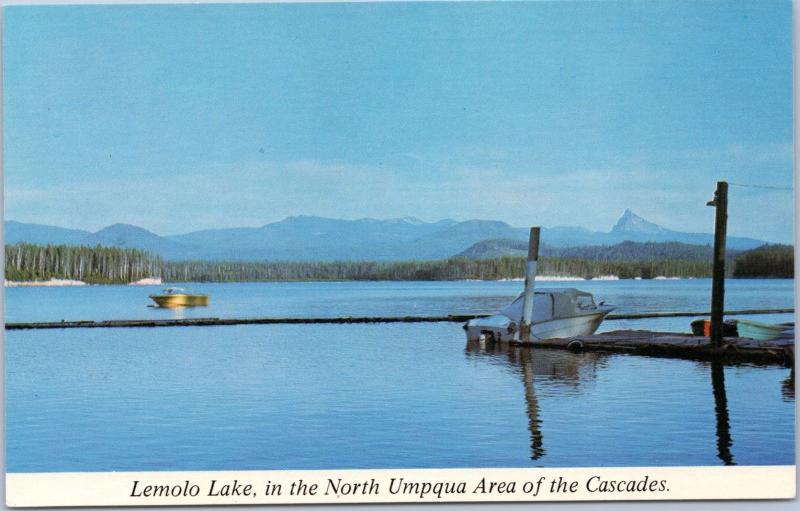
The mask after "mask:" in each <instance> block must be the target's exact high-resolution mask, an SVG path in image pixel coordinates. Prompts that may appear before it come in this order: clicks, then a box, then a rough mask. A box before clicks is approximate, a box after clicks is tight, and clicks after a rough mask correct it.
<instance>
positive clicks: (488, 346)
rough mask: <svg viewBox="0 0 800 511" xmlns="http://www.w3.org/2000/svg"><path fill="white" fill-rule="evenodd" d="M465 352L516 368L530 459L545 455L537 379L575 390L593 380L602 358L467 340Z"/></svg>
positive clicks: (593, 355) (593, 354)
mask: <svg viewBox="0 0 800 511" xmlns="http://www.w3.org/2000/svg"><path fill="white" fill-rule="evenodd" d="M466 352H467V354H468V355H471V356H474V355H486V356H491V357H498V358H500V357H504V358H506V360H507V361H508V363H509V365H510V366H512V367H515V368H519V373H520V376H521V377H522V384H523V386H524V389H525V407H526V412H527V415H528V430H529V431H530V433H531V446H530V448H531V454H530V457H531V459H532V460H538V459H540V458H541V457H542V456H544V455H545V454H546V453H547V450H546V449H545V448H544V439H543V435H542V419H541V410H540V408H539V400H538V399H537V397H536V386H535V380H536V377H540V378H547V379H548V380H549V381H551V382H559V383H563V384H566V385H571V386H574V387H577V386H578V385H579V383H580V381H581V379H586V378H587V377H588V378H594V376H595V374H596V369H597V366H598V365H599V362H600V361H602V359H603V358H602V355H600V354H597V353H582V354H574V353H572V352H568V351H560V350H549V349H538V350H537V349H534V348H531V347H529V346H515V345H510V344H508V343H500V342H492V341H488V342H485V343H480V342H478V341H468V342H467V348H466ZM584 368H585V369H586V370H584ZM587 373H588V374H587Z"/></svg>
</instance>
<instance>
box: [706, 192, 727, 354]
mask: <svg viewBox="0 0 800 511" xmlns="http://www.w3.org/2000/svg"><path fill="white" fill-rule="evenodd" d="M709 204H710V205H712V206H714V207H715V208H716V210H717V211H716V218H715V224H714V269H713V272H712V281H711V343H712V344H713V345H714V346H716V347H720V346H722V328H723V325H722V323H723V321H724V318H723V311H724V308H725V238H726V234H727V225H728V183H726V182H725V181H718V182H717V191H716V192H715V193H714V200H713V201H712V202H711V203H709Z"/></svg>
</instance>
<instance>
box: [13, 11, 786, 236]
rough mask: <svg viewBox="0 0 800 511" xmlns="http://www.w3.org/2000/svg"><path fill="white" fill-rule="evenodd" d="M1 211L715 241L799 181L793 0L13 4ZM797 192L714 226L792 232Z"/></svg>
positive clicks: (186, 226)
mask: <svg viewBox="0 0 800 511" xmlns="http://www.w3.org/2000/svg"><path fill="white" fill-rule="evenodd" d="M4 17H5V26H4V41H3V42H4V46H3V57H4V181H5V206H4V207H5V218H6V219H7V220H9V219H11V220H19V221H25V222H35V223H46V224H52V225H60V226H65V227H75V228H83V229H90V230H97V229H100V228H102V227H104V226H106V225H108V224H111V223H115V222H125V223H132V224H136V225H140V226H142V227H145V228H148V229H150V230H153V231H154V232H156V233H159V234H174V233H181V232H188V231H191V230H196V229H201V228H218V227H233V226H258V225H263V224H265V223H269V222H273V221H277V220H280V219H282V218H284V217H286V216H289V215H299V214H313V215H321V216H329V217H336V218H362V217H374V218H392V217H402V216H415V217H418V218H421V219H423V220H438V219H441V218H453V219H457V220H466V219H470V218H483V219H493V220H504V221H506V222H508V223H510V224H512V225H515V226H527V225H537V224H538V225H543V226H556V225H580V226H584V227H587V228H590V229H595V230H608V229H609V228H610V227H611V225H612V224H613V223H614V221H615V220H616V218H617V217H618V216H619V215H620V214H621V213H622V211H623V210H624V209H625V208H631V209H633V210H634V211H635V212H637V213H638V214H640V215H642V216H644V217H646V218H648V219H649V220H651V221H654V222H657V223H659V224H661V225H663V226H665V227H669V228H673V229H678V230H685V231H699V232H710V231H711V230H712V229H713V215H714V211H713V208H709V207H706V206H705V202H706V201H707V200H709V199H710V198H711V195H712V193H713V190H714V187H715V182H716V181H717V180H719V179H727V180H729V181H732V182H738V183H756V184H766V185H775V186H783V187H791V186H792V60H791V43H792V40H791V4H790V2H789V1H782V2H772V1H770V2H756V1H753V2H716V1H710V2H695V1H690V2H680V1H666V2H659V1H640V2H636V1H621V2H586V3H572V2H553V3H544V2H536V3H458V4H451V3H424V4H420V3H411V4H396V3H395V4H385V3H384V4H300V5H298V4H286V5H276V4H272V5H246V4H243V5H173V6H169V5H140V6H57V7H31V6H20V7H10V8H6V10H5V14H4ZM793 220H794V214H793V197H792V192H791V191H781V190H766V189H752V188H741V187H732V188H731V195H730V223H729V233H730V234H733V235H747V236H753V237H757V238H761V239H767V240H771V241H789V242H791V241H792V239H793Z"/></svg>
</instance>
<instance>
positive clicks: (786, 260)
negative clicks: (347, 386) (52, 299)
mask: <svg viewBox="0 0 800 511" xmlns="http://www.w3.org/2000/svg"><path fill="white" fill-rule="evenodd" d="M793 261H794V258H793V252H792V247H787V246H785V245H770V246H766V247H761V248H759V249H755V250H753V251H748V252H744V253H743V254H740V255H739V256H737V258H736V259H731V260H730V261H729V264H728V265H727V266H728V273H729V275H730V276H735V277H781V278H791V277H793V264H794V262H793ZM711 267H712V263H711V261H710V260H708V261H703V260H699V261H698V260H680V259H662V260H626V261H606V260H591V259H578V258H555V257H544V258H541V259H540V261H539V275H546V276H553V277H573V278H574V277H577V278H584V279H591V278H598V277H604V276H616V277H618V278H621V279H630V278H643V279H649V278H656V277H667V278H674V277H677V278H692V277H694V278H702V277H710V276H711ZM524 273H525V259H524V258H522V257H498V258H494V259H467V258H463V257H458V258H451V259H443V260H434V261H403V262H368V261H340V262H280V261H276V262H272V261H262V262H236V261H165V260H163V259H161V258H160V257H158V256H156V255H153V254H151V253H148V252H146V251H143V250H138V249H128V248H116V247H101V246H96V247H86V246H66V245H57V246H53V245H46V246H42V245H32V244H27V243H20V244H16V245H6V247H5V278H6V280H10V281H32V280H49V279H74V280H79V281H83V282H87V283H90V284H120V283H129V282H134V281H137V280H140V279H144V278H148V277H156V278H161V279H162V280H164V281H167V282H274V281H305V280H329V281H341V280H418V281H433V280H500V279H515V278H522V277H523V276H524Z"/></svg>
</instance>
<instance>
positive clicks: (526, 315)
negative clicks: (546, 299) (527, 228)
mask: <svg viewBox="0 0 800 511" xmlns="http://www.w3.org/2000/svg"><path fill="white" fill-rule="evenodd" d="M539 230H540V229H539V227H531V235H530V238H528V262H527V264H526V265H525V299H524V301H523V302H522V321H521V324H520V326H519V340H520V341H522V342H530V340H531V321H533V296H534V292H533V286H534V284H535V282H536V270H537V268H536V265H537V264H538V262H539Z"/></svg>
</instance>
